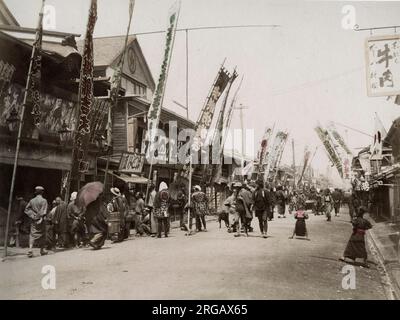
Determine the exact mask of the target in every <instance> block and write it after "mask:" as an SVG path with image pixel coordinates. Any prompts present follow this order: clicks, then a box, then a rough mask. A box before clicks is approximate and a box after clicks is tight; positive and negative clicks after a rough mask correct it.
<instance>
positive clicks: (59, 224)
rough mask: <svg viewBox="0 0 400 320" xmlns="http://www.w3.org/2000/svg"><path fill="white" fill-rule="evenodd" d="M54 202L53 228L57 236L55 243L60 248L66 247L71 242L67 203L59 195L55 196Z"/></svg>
mask: <svg viewBox="0 0 400 320" xmlns="http://www.w3.org/2000/svg"><path fill="white" fill-rule="evenodd" d="M56 202H57V204H58V205H57V207H56V212H55V213H54V229H55V233H56V236H57V245H58V246H60V247H62V248H68V246H69V244H70V243H71V241H70V234H69V228H68V215H67V206H68V205H67V203H65V202H64V201H62V199H61V198H60V197H57V198H56Z"/></svg>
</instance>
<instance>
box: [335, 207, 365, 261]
mask: <svg viewBox="0 0 400 320" xmlns="http://www.w3.org/2000/svg"><path fill="white" fill-rule="evenodd" d="M366 212H367V208H366V207H364V206H361V207H360V208H359V209H358V213H357V217H356V218H355V219H354V220H353V221H352V225H353V232H352V234H351V236H350V239H349V241H348V243H347V246H346V249H345V250H344V254H343V256H342V257H341V258H340V259H339V260H341V261H343V262H347V259H350V260H352V261H353V262H355V261H356V259H357V258H362V259H363V262H364V266H365V267H367V268H368V263H367V257H368V255H367V250H366V248H365V234H366V232H367V230H369V229H371V228H372V225H371V223H370V222H369V221H368V220H367V219H364V214H365V213H366Z"/></svg>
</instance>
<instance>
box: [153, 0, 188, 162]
mask: <svg viewBox="0 0 400 320" xmlns="http://www.w3.org/2000/svg"><path fill="white" fill-rule="evenodd" d="M180 5H181V3H180V1H177V2H175V4H174V5H173V6H172V7H171V9H170V13H169V19H168V22H169V25H168V29H167V36H166V40H165V49H164V58H163V62H162V65H161V72H160V76H159V77H158V82H157V86H156V90H155V92H154V95H153V101H152V103H151V105H150V108H149V111H148V114H147V135H148V136H147V141H148V147H147V152H146V157H147V159H148V160H149V159H152V158H153V157H152V156H151V154H153V152H154V151H153V143H154V140H155V138H156V134H157V128H158V123H159V121H160V115H161V108H162V104H163V100H164V94H165V87H166V84H167V77H168V69H169V65H170V62H171V55H172V49H173V46H174V40H175V34H176V27H177V25H178V19H179V11H180Z"/></svg>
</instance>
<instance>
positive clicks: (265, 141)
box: [258, 127, 272, 168]
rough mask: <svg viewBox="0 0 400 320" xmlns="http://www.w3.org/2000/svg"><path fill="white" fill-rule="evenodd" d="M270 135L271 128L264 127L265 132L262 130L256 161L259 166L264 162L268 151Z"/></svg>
mask: <svg viewBox="0 0 400 320" xmlns="http://www.w3.org/2000/svg"><path fill="white" fill-rule="evenodd" d="M271 136H272V129H271V128H269V127H267V128H265V132H264V135H263V137H262V140H261V147H260V151H259V154H258V161H259V164H260V168H261V166H262V165H263V164H266V160H267V151H268V147H269V142H270V141H269V140H270V139H271Z"/></svg>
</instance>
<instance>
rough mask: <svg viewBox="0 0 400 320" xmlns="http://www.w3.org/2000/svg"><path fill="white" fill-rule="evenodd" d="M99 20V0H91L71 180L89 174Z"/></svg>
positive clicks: (80, 83)
mask: <svg viewBox="0 0 400 320" xmlns="http://www.w3.org/2000/svg"><path fill="white" fill-rule="evenodd" d="M96 20H97V0H91V4H90V9H89V18H88V24H87V29H86V36H85V43H84V48H83V56H82V65H81V76H80V82H79V124H78V130H77V132H76V133H75V141H74V149H73V157H72V170H71V178H72V179H74V178H76V176H77V175H78V174H79V173H83V172H87V170H88V168H89V164H88V162H86V161H85V159H86V156H87V149H88V148H87V147H88V143H89V139H90V124H91V121H90V119H91V117H90V116H91V112H92V105H93V31H94V27H95V24H96Z"/></svg>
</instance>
